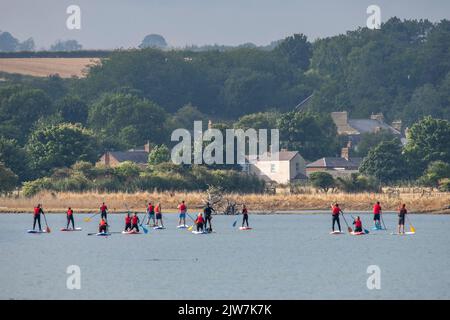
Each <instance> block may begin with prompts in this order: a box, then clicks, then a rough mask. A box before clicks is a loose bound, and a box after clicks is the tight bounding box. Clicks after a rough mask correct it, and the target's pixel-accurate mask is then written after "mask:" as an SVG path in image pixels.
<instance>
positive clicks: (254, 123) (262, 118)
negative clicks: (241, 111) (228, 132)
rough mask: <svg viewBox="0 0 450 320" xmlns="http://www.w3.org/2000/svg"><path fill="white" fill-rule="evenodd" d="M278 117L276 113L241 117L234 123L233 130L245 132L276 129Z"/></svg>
mask: <svg viewBox="0 0 450 320" xmlns="http://www.w3.org/2000/svg"><path fill="white" fill-rule="evenodd" d="M279 116H280V114H279V113H276V112H258V113H251V114H247V115H245V116H242V117H240V118H239V119H238V121H237V122H235V123H234V128H236V129H243V130H247V129H250V128H253V129H256V130H258V129H276V128H277V118H278V117H279Z"/></svg>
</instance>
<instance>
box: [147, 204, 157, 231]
mask: <svg viewBox="0 0 450 320" xmlns="http://www.w3.org/2000/svg"><path fill="white" fill-rule="evenodd" d="M147 214H148V222H147V225H150V220H153V227H154V226H155V225H156V221H155V208H154V207H153V205H152V203H151V202H149V203H148V207H147Z"/></svg>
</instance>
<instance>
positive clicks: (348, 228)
mask: <svg viewBox="0 0 450 320" xmlns="http://www.w3.org/2000/svg"><path fill="white" fill-rule="evenodd" d="M341 212H342V218H343V219H344V222H345V224H346V225H347V230H348V233H352V232H353V229H352V228H350V226H349V225H348V223H347V219H345V216H344V211H342V210H341Z"/></svg>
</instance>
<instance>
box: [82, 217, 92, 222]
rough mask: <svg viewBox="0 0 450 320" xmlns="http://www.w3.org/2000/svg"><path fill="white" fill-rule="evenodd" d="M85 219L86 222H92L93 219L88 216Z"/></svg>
mask: <svg viewBox="0 0 450 320" xmlns="http://www.w3.org/2000/svg"><path fill="white" fill-rule="evenodd" d="M83 220H84V222H90V221H91V220H92V219H91V218H89V217H87V218H84V219H83Z"/></svg>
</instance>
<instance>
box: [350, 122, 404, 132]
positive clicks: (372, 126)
mask: <svg viewBox="0 0 450 320" xmlns="http://www.w3.org/2000/svg"><path fill="white" fill-rule="evenodd" d="M348 124H349V125H350V127H352V128H353V129H356V130H358V131H359V132H360V133H365V132H371V133H372V132H376V130H377V128H381V129H383V130H388V131H390V132H392V133H393V134H398V135H400V134H401V133H400V132H399V131H398V130H396V129H394V128H393V127H391V126H390V125H388V124H386V123H384V122H382V121H378V120H374V119H348Z"/></svg>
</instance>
